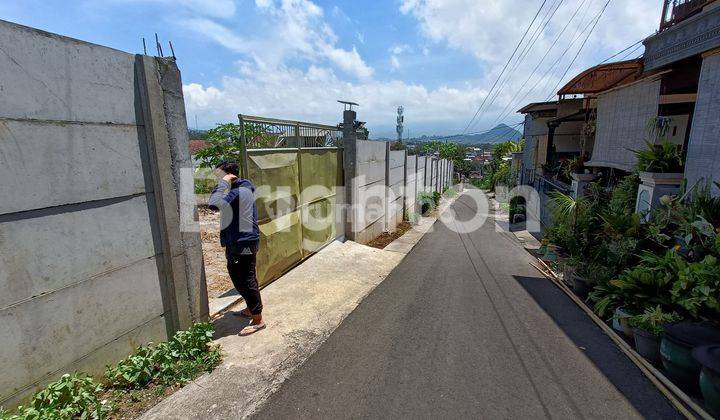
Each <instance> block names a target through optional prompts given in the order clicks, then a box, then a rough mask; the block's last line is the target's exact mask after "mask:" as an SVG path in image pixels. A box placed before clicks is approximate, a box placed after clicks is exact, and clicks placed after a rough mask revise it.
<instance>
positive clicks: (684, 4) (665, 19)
mask: <svg viewBox="0 0 720 420" xmlns="http://www.w3.org/2000/svg"><path fill="white" fill-rule="evenodd" d="M710 1H711V0H665V3H664V5H663V15H662V18H661V19H662V21H661V22H660V30H661V31H663V30H665V29H667V28H669V27H671V26H673V25H675V24H677V23H679V22H681V21H683V20H685V19H687V18H689V17H690V16H693V15H695V14H697V13H699V12H700V11H701V10H702V8H703V6H705V5H706V4H708V3H710Z"/></svg>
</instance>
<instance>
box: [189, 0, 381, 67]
mask: <svg viewBox="0 0 720 420" xmlns="http://www.w3.org/2000/svg"><path fill="white" fill-rule="evenodd" d="M255 4H256V6H257V7H258V9H259V11H260V12H261V14H262V15H263V18H266V19H265V26H264V29H265V30H262V31H260V33H258V34H257V35H255V38H243V37H240V36H239V35H237V34H236V33H235V32H234V31H232V30H231V29H229V28H228V27H226V26H224V25H222V24H220V23H217V22H214V21H210V20H208V19H201V18H194V19H185V20H181V21H180V22H179V23H180V25H182V26H184V27H185V28H187V29H190V30H193V31H195V32H198V33H200V34H202V35H205V36H207V37H208V38H210V39H212V40H214V41H215V42H217V43H219V44H220V45H222V46H224V47H225V48H228V49H230V50H232V51H235V52H237V53H243V54H248V55H252V57H253V59H254V60H256V61H258V62H263V63H265V64H266V65H268V66H270V67H278V66H281V65H282V64H284V63H285V62H286V61H287V60H288V59H291V58H295V59H298V58H299V59H305V60H310V61H311V62H322V61H327V62H329V63H332V64H333V65H335V66H336V67H337V68H339V69H340V70H342V71H344V72H345V73H347V74H350V75H353V76H355V77H357V78H360V79H366V78H369V77H372V75H373V73H374V70H373V69H372V67H370V66H369V65H368V64H367V63H365V61H364V60H363V58H362V57H361V56H360V54H359V53H358V51H357V49H356V48H355V47H353V48H352V49H343V48H340V47H338V46H337V42H338V38H337V35H335V33H334V32H333V30H332V28H331V27H330V26H329V25H328V24H327V22H326V21H325V19H324V13H323V9H322V8H320V7H319V6H318V5H316V4H315V3H313V2H312V1H309V0H280V1H274V0H255ZM338 11H339V9H336V13H339V12H338Z"/></svg>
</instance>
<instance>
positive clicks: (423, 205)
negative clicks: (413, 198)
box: [418, 192, 435, 215]
mask: <svg viewBox="0 0 720 420" xmlns="http://www.w3.org/2000/svg"><path fill="white" fill-rule="evenodd" d="M418 202H419V203H420V213H421V214H423V215H428V214H430V212H431V211H432V210H433V209H434V208H435V200H434V199H433V195H432V194H430V193H426V192H423V193H420V194H418Z"/></svg>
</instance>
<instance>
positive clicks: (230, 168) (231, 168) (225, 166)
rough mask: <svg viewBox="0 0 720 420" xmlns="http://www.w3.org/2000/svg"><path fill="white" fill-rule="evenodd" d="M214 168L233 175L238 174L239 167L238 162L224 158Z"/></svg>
mask: <svg viewBox="0 0 720 420" xmlns="http://www.w3.org/2000/svg"><path fill="white" fill-rule="evenodd" d="M215 168H216V169H222V170H223V171H225V172H227V173H229V174H233V175H235V176H240V168H238V164H237V163H236V162H232V161H227V160H226V161H223V162H220V163H218V164H217V166H216V167H215Z"/></svg>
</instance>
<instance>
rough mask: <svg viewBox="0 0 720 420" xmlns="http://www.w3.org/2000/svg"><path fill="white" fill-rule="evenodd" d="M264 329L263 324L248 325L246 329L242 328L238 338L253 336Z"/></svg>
mask: <svg viewBox="0 0 720 420" xmlns="http://www.w3.org/2000/svg"><path fill="white" fill-rule="evenodd" d="M264 328H265V323H264V322H263V323H261V324H251V325H248V326H247V327H245V328H243V329H242V330H240V336H242V337H245V336H248V335H250V334H255V333H256V332H258V331H260V330H262V329H264Z"/></svg>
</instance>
